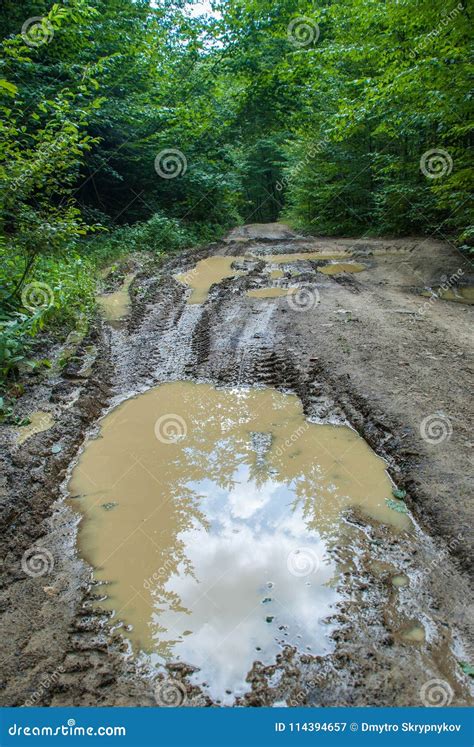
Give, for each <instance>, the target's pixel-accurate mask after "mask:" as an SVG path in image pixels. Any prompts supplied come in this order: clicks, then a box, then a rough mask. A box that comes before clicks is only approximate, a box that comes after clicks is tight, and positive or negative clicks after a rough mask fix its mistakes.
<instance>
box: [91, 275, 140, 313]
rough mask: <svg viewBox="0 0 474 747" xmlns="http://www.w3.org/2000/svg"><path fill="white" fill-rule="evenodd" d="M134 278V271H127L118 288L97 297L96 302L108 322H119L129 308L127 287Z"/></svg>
mask: <svg viewBox="0 0 474 747" xmlns="http://www.w3.org/2000/svg"><path fill="white" fill-rule="evenodd" d="M134 278H135V273H129V274H128V275H126V276H125V279H124V281H123V284H122V285H121V286H120V288H119V289H118V290H116V291H115V292H114V293H103V294H102V295H100V296H98V297H97V302H98V304H99V306H100V308H101V309H102V311H103V313H104V316H105V318H106V319H107V321H108V322H111V323H114V322H119V321H120V320H121V319H124V317H126V316H127V314H128V312H129V309H130V295H129V288H130V286H131V284H132V282H133V280H134Z"/></svg>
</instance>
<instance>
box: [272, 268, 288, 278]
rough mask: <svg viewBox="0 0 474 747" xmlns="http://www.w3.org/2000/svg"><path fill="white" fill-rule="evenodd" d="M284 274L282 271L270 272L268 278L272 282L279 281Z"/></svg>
mask: <svg viewBox="0 0 474 747" xmlns="http://www.w3.org/2000/svg"><path fill="white" fill-rule="evenodd" d="M284 274H285V273H284V272H283V270H271V272H270V277H271V279H272V280H279V278H282V277H283V275H284Z"/></svg>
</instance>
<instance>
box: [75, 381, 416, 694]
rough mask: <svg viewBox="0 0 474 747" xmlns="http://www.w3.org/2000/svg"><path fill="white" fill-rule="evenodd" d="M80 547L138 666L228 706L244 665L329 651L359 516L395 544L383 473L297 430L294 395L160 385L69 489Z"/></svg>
mask: <svg viewBox="0 0 474 747" xmlns="http://www.w3.org/2000/svg"><path fill="white" fill-rule="evenodd" d="M69 491H70V494H71V495H74V496H76V497H75V498H74V500H71V501H70V505H71V506H73V508H74V509H77V510H79V512H81V513H82V515H83V518H82V520H81V522H80V525H79V533H78V543H79V549H80V552H81V554H82V556H83V557H84V558H85V559H86V560H87V561H88V562H89V563H90V564H91V565H92V566H93V568H94V576H95V578H96V579H98V580H101V581H105V582H107V585H106V586H103V587H102V589H103V590H105V592H106V595H107V596H106V598H105V599H104V600H103V601H101V602H100V606H101V607H105V608H106V609H108V610H113V619H114V620H115V621H116V622H119V621H121V622H123V623H125V624H126V625H127V626H128V627H127V629H126V630H124V635H126V636H127V637H128V638H129V639H130V641H131V643H132V647H133V649H134V650H135V652H139V651H142V652H144V653H146V654H148V655H149V656H150V657H151V662H152V663H153V664H155V665H157V666H160V665H163V664H165V663H166V662H167V661H176V660H179V661H182V662H185V663H187V664H190V665H193V666H195V667H198V668H199V671H197V672H196V673H195V674H193V675H192V677H191V681H192V682H194V683H195V684H199V685H201V686H203V683H207V684H206V686H205V687H204V686H203V689H204V690H205V691H206V692H208V693H209V694H210V696H211V697H212V698H214V699H220V700H221V701H222V702H223V703H225V704H230V703H232V702H234V697H235V696H236V695H239V694H243V693H245V692H247V691H248V690H249V689H250V685H249V684H248V683H247V682H246V675H247V673H248V671H249V670H250V669H251V667H252V664H253V662H254V661H255V660H259V661H261V662H263V663H265V664H270V663H272V662H274V661H275V657H276V655H277V654H278V653H281V651H282V650H283V648H284V647H285V645H287V644H290V645H292V646H295V647H296V648H297V649H298V650H299V651H302V652H306V653H311V654H314V655H318V654H324V653H328V652H329V651H331V650H332V649H333V643H332V641H331V639H330V637H329V634H330V632H331V630H332V629H333V628H331V625H330V624H328V623H325V619H326V618H327V617H328V616H329V615H330V614H331V612H332V611H333V606H334V604H335V603H336V602H337V600H338V599H339V595H338V592H337V591H336V583H337V582H338V580H339V578H340V571H339V569H338V566H337V563H336V560H335V559H334V555H333V550H334V548H335V546H336V545H338V546H344V547H345V548H347V551H348V552H349V553H351V552H352V553H355V549H353V550H351V546H352V543H353V542H354V541H355V538H356V537H357V538H360V529H358V528H356V527H355V526H354V525H353V524H351V523H348V522H347V521H346V520H345V518H344V512H345V510H346V509H349V508H350V507H357V508H358V509H361V510H362V511H363V512H365V513H366V515H367V516H369V517H372V518H373V519H376V520H378V521H380V522H384V523H386V524H390V525H391V526H392V527H393V531H394V532H397V531H403V530H408V529H410V527H411V520H410V519H409V517H408V516H407V515H406V514H400V513H397V512H396V511H393V510H391V509H390V508H388V506H387V503H386V500H387V499H388V498H389V496H391V494H392V484H391V482H390V479H389V477H388V475H387V472H386V470H385V463H384V462H383V460H382V459H380V458H379V457H377V456H376V455H375V454H374V452H373V451H372V450H371V449H370V447H369V446H368V445H367V443H366V442H365V441H364V440H363V439H362V438H361V437H360V436H359V435H358V434H357V433H356V432H355V431H353V430H352V429H350V428H348V427H346V426H332V425H321V424H314V423H310V422H308V421H307V420H306V419H305V417H304V414H303V409H302V404H301V401H300V400H299V399H298V398H297V397H296V396H295V395H289V394H282V393H280V392H278V391H276V390H274V389H271V388H267V389H216V388H214V387H212V386H211V385H208V384H194V383H191V382H179V383H166V384H162V385H161V386H159V387H157V388H155V389H152V390H150V391H148V392H146V393H145V394H142V395H139V396H137V397H135V398H133V399H129V400H127V401H126V402H124V403H122V404H121V405H120V406H118V407H117V408H116V409H115V410H113V411H112V412H111V413H109V414H108V415H107V416H106V417H105V418H104V419H103V420H102V421H101V429H100V437H99V438H97V439H95V440H91V441H89V442H88V443H87V445H86V447H85V449H84V451H83V453H82V455H81V457H80V459H79V462H78V464H77V466H76V467H75V468H74V470H73V473H72V477H71V480H70V484H69Z"/></svg>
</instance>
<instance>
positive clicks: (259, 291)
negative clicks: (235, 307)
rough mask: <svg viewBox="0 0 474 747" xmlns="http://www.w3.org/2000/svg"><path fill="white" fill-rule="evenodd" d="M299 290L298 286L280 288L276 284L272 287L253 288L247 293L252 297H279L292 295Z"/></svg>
mask: <svg viewBox="0 0 474 747" xmlns="http://www.w3.org/2000/svg"><path fill="white" fill-rule="evenodd" d="M297 290H298V288H296V287H293V288H280V287H278V286H275V287H274V288H271V287H264V288H252V289H251V290H248V291H247V293H246V295H247V296H249V297H250V298H279V297H280V296H290V295H291V294H292V293H295V292H296V291H297Z"/></svg>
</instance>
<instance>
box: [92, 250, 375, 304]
mask: <svg viewBox="0 0 474 747" xmlns="http://www.w3.org/2000/svg"><path fill="white" fill-rule="evenodd" d="M342 257H347V255H342V254H330V255H329V254H321V252H299V253H298V252H295V253H294V254H267V255H260V256H257V255H252V254H249V255H248V256H236V257H231V256H218V255H216V256H213V257H208V258H207V259H201V260H200V261H199V262H197V263H196V265H195V266H194V267H193V268H192V269H191V270H188V271H187V272H182V273H179V274H177V275H174V278H175V280H178V282H180V283H183V284H184V285H186V286H187V287H188V288H191V289H192V293H191V295H190V296H189V298H188V301H187V302H188V304H197V303H204V301H206V299H207V298H208V295H209V290H210V288H211V286H212V285H214V284H215V283H221V282H222V280H224V279H226V278H234V277H238V276H240V275H244V274H245V271H244V270H238V269H235V268H234V267H233V265H234V263H235V262H245V261H246V260H248V259H260V260H263V261H265V262H267V263H269V264H293V263H294V262H297V261H298V260H308V259H321V260H329V259H341V258H342ZM318 269H319V271H320V272H323V273H325V274H326V275H333V274H335V273H337V272H361V271H362V270H365V269H366V266H365V265H362V264H359V263H356V262H346V263H337V264H331V265H326V266H325V267H320V268H318ZM282 276H283V271H282V270H281V269H274V270H271V271H270V277H271V278H272V279H277V278H280V277H282ZM288 292H294V291H293V290H292V289H290V290H289V291H287V290H284V289H281V288H280V289H278V288H271V289H268V291H264V290H263V289H258V290H257V291H249V292H248V293H247V295H249V296H254V297H256V298H273V297H277V296H283V295H287V294H288ZM107 298H110V297H109V296H105V299H107Z"/></svg>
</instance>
